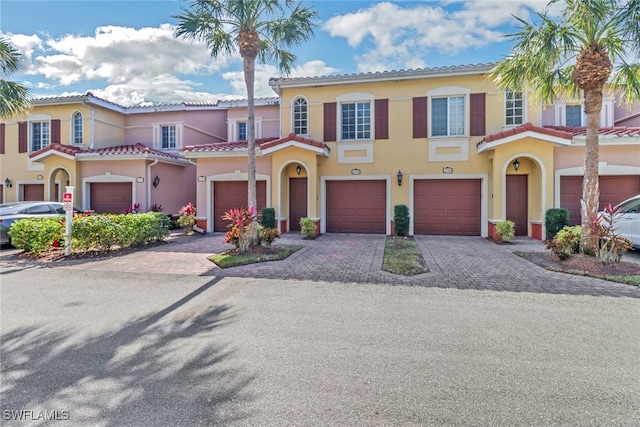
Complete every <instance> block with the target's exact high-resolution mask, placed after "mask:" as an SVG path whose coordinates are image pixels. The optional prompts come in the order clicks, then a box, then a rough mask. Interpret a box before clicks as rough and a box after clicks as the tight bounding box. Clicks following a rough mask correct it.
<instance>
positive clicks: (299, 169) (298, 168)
mask: <svg viewBox="0 0 640 427" xmlns="http://www.w3.org/2000/svg"><path fill="white" fill-rule="evenodd" d="M300 172H302V166H300V163H298V166H296V173H297V174H298V175H300Z"/></svg>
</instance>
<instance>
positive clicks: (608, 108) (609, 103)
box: [554, 98, 615, 127]
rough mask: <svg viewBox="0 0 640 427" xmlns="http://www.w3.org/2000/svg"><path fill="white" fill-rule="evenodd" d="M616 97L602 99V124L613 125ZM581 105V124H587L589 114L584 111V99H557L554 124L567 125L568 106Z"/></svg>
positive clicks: (603, 125) (602, 125)
mask: <svg viewBox="0 0 640 427" xmlns="http://www.w3.org/2000/svg"><path fill="white" fill-rule="evenodd" d="M614 103H615V101H614V99H613V98H605V99H603V100H602V111H601V113H600V126H601V127H611V126H613V124H614ZM575 105H580V126H586V125H587V114H586V113H585V111H584V99H582V100H580V102H579V103H578V102H576V101H569V100H566V101H557V102H556V103H555V104H554V112H555V114H554V116H555V117H554V124H555V126H567V106H575Z"/></svg>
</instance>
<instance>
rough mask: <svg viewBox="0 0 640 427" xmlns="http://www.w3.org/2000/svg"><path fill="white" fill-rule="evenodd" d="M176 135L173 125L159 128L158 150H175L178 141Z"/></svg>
mask: <svg viewBox="0 0 640 427" xmlns="http://www.w3.org/2000/svg"><path fill="white" fill-rule="evenodd" d="M165 132H166V139H165ZM177 134H178V132H177V129H176V126H175V125H164V126H160V148H162V149H163V150H171V149H175V148H176V145H177V139H178V138H177Z"/></svg>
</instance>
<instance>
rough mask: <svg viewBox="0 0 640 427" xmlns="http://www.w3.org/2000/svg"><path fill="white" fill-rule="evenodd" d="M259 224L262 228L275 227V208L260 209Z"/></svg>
mask: <svg viewBox="0 0 640 427" xmlns="http://www.w3.org/2000/svg"><path fill="white" fill-rule="evenodd" d="M260 225H262V226H263V227H264V228H276V210H275V209H274V208H264V209H262V216H261V217H260Z"/></svg>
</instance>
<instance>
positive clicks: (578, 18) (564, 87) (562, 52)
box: [491, 0, 640, 252]
mask: <svg viewBox="0 0 640 427" xmlns="http://www.w3.org/2000/svg"><path fill="white" fill-rule="evenodd" d="M556 3H563V6H564V8H563V9H562V13H561V14H560V16H559V18H557V19H554V18H552V17H551V16H550V14H549V11H550V8H551V7H552V6H554V5H555V4H556ZM538 18H539V19H538V20H537V22H535V23H533V24H529V23H527V22H525V21H524V20H522V19H520V18H517V17H516V19H518V21H519V23H520V25H519V31H518V32H517V33H515V34H510V35H508V36H507V37H508V38H509V39H511V40H512V41H514V46H513V47H512V49H511V52H510V54H509V55H508V56H507V57H506V58H505V59H504V60H502V61H501V62H499V63H497V64H496V65H495V67H494V68H493V70H492V71H491V76H492V77H493V79H494V81H495V82H496V84H497V85H498V86H499V87H501V88H503V89H506V90H524V91H527V92H528V93H531V94H532V96H534V97H537V98H539V100H540V101H542V102H547V103H551V102H553V100H554V99H557V97H559V96H569V97H571V98H574V99H580V95H581V94H582V96H583V97H584V110H585V113H586V116H587V126H586V144H585V158H584V179H583V184H582V201H581V203H582V210H581V223H582V236H581V247H582V248H583V251H585V252H593V251H594V250H595V248H596V246H595V245H596V239H595V229H594V227H593V219H594V218H595V216H596V215H597V213H598V204H599V197H600V191H599V188H598V146H599V138H598V131H599V128H600V111H601V110H602V99H603V91H604V87H605V84H606V83H607V82H608V83H609V84H610V85H611V86H612V87H613V88H614V90H617V91H620V92H621V95H622V100H623V101H624V102H626V103H627V104H631V103H632V102H633V101H635V100H637V99H640V64H639V63H634V62H631V61H633V60H635V61H637V60H638V58H640V26H639V24H640V0H628V1H624V2H621V1H618V0H551V1H550V2H549V3H548V5H547V8H546V10H545V11H544V12H543V13H541V14H538ZM614 64H615V65H614Z"/></svg>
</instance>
